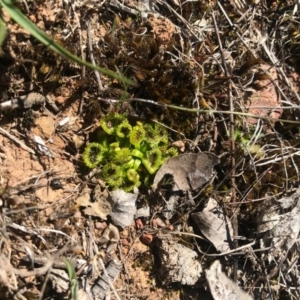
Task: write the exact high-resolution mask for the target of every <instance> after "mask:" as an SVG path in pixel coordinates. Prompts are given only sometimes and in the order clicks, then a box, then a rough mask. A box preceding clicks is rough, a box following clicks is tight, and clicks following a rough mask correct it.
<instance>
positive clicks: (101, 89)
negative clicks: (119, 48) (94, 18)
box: [87, 22, 103, 93]
mask: <svg viewBox="0 0 300 300" xmlns="http://www.w3.org/2000/svg"><path fill="white" fill-rule="evenodd" d="M87 38H88V46H89V48H88V49H89V56H90V60H91V63H92V64H93V65H94V66H96V63H95V59H94V54H93V43H92V33H91V22H87ZM94 72H95V76H96V79H97V82H98V91H99V93H101V91H103V85H102V82H101V79H100V74H99V72H98V71H97V70H94Z"/></svg>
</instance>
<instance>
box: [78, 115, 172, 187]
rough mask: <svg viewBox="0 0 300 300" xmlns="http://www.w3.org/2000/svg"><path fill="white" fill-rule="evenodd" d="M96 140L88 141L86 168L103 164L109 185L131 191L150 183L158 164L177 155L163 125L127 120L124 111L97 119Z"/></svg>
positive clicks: (84, 159)
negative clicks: (99, 127)
mask: <svg viewBox="0 0 300 300" xmlns="http://www.w3.org/2000/svg"><path fill="white" fill-rule="evenodd" d="M100 126H101V128H102V130H103V131H102V132H101V134H100V137H99V138H98V141H96V142H93V143H89V144H88V145H87V146H86V148H85V150H84V152H83V161H84V163H85V165H86V166H87V167H89V168H95V167H97V166H98V165H101V166H102V172H101V174H102V177H103V179H104V180H105V181H106V182H107V184H108V185H109V186H110V187H111V188H112V189H123V190H124V191H127V192H128V191H132V190H133V188H135V187H139V186H140V185H144V186H149V185H150V184H151V179H153V176H154V174H155V173H156V172H157V170H158V169H159V167H160V166H161V165H162V164H163V163H164V162H165V161H166V160H167V159H168V158H170V157H173V156H176V155H178V152H177V149H176V148H174V147H169V145H168V143H169V140H168V134H167V131H166V129H165V128H164V127H163V126H161V125H159V124H150V123H145V122H136V124H135V125H132V124H130V123H129V121H128V120H127V119H126V118H125V116H124V115H121V114H118V113H111V114H107V115H106V116H105V117H103V118H102V119H101V120H100Z"/></svg>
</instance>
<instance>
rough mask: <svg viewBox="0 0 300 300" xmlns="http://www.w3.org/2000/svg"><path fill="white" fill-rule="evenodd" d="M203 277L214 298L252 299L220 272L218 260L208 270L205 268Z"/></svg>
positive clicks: (220, 299)
mask: <svg viewBox="0 0 300 300" xmlns="http://www.w3.org/2000/svg"><path fill="white" fill-rule="evenodd" d="M205 277H206V280H207V282H208V285H209V289H210V292H211V294H212V296H213V298H214V300H233V299H243V300H251V299H252V297H251V296H250V295H248V294H247V293H246V292H244V291H243V290H242V289H241V288H240V287H239V286H238V285H237V284H236V283H234V282H233V281H232V280H231V279H229V278H228V277H227V276H226V275H225V274H224V273H223V272H222V270H221V264H220V262H219V261H218V260H216V261H215V262H214V263H213V264H212V265H211V266H210V268H209V269H208V270H205Z"/></svg>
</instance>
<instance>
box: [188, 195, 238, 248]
mask: <svg viewBox="0 0 300 300" xmlns="http://www.w3.org/2000/svg"><path fill="white" fill-rule="evenodd" d="M192 219H193V220H194V221H195V223H196V225H197V226H198V228H199V229H200V230H201V232H202V234H203V235H204V236H205V237H206V238H207V239H208V240H209V241H210V242H211V243H212V244H213V245H214V246H215V248H216V249H217V250H218V251H220V252H226V251H228V250H230V246H229V243H228V236H232V235H233V230H232V226H231V223H230V220H229V219H228V218H225V216H224V214H223V211H222V210H221V209H220V208H219V206H218V204H217V202H216V201H215V200H214V199H212V198H210V200H209V202H208V204H207V206H206V208H205V209H204V210H203V211H201V212H197V213H194V214H192ZM227 228H228V230H227ZM228 231H229V232H228Z"/></svg>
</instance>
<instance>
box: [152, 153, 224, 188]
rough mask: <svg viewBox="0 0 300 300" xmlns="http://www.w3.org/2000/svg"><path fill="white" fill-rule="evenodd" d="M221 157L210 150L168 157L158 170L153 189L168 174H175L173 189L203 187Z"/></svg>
mask: <svg viewBox="0 0 300 300" xmlns="http://www.w3.org/2000/svg"><path fill="white" fill-rule="evenodd" d="M219 162H220V159H219V158H218V157H217V156H216V155H214V154H212V153H209V152H201V153H184V154H181V155H178V156H176V157H172V158H170V159H168V160H167V161H166V162H165V163H164V164H163V165H162V166H161V168H160V169H159V170H158V172H157V173H156V176H155V178H154V182H153V189H154V190H155V189H157V187H158V184H159V183H160V182H161V180H162V179H163V178H164V177H165V176H166V175H171V176H173V180H174V186H173V191H180V190H181V191H189V190H196V189H198V188H200V187H202V186H203V185H204V184H205V183H207V182H209V180H210V179H211V178H212V176H213V168H214V166H215V165H217V164H218V163H219Z"/></svg>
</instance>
